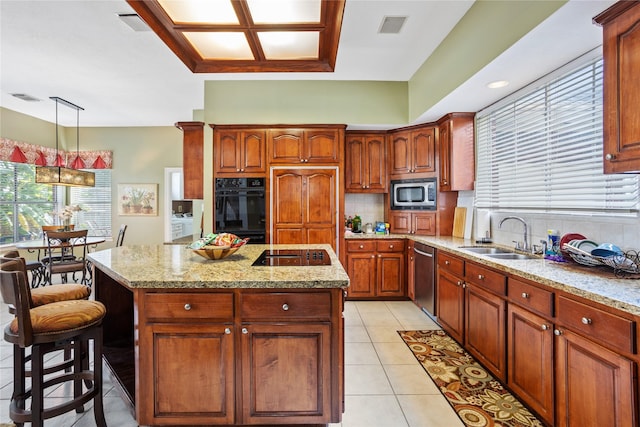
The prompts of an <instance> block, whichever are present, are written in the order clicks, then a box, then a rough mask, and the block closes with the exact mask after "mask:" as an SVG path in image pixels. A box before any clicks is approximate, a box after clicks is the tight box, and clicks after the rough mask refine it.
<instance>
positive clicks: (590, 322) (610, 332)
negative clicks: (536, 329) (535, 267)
mask: <svg viewBox="0 0 640 427" xmlns="http://www.w3.org/2000/svg"><path fill="white" fill-rule="evenodd" d="M558 322H559V323H560V324H562V325H563V326H566V327H569V328H572V329H574V330H575V331H577V332H580V333H582V334H583V335H585V336H586V337H588V338H589V339H591V340H592V341H595V342H599V343H601V344H602V345H604V346H605V347H610V348H613V349H619V350H622V351H624V352H629V353H635V351H636V348H635V347H636V346H635V339H634V336H635V322H634V321H632V320H629V319H625V318H623V317H620V316H617V315H615V314H613V313H608V312H606V311H603V310H600V309H598V308H595V307H592V306H589V305H587V304H582V303H580V302H578V301H574V300H572V299H569V298H566V297H564V296H559V297H558Z"/></svg>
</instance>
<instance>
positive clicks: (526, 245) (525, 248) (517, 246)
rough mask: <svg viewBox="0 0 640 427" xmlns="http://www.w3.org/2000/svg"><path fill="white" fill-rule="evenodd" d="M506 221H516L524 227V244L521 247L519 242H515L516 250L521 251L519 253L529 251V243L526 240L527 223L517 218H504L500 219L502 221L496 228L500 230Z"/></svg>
mask: <svg viewBox="0 0 640 427" xmlns="http://www.w3.org/2000/svg"><path fill="white" fill-rule="evenodd" d="M508 219H515V220H516V221H520V222H521V223H522V225H523V226H524V242H522V243H523V245H522V246H521V242H515V243H516V249H517V250H521V251H525V252H526V251H528V250H529V242H528V239H527V222H526V221H525V220H524V219H522V218H520V217H519V216H506V217H504V218H502V221H500V224H499V225H498V228H502V224H504V222H505V221H506V220H508Z"/></svg>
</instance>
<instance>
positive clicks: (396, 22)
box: [378, 16, 407, 34]
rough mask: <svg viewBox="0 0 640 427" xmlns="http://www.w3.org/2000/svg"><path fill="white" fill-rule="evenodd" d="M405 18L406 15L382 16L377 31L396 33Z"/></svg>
mask: <svg viewBox="0 0 640 427" xmlns="http://www.w3.org/2000/svg"><path fill="white" fill-rule="evenodd" d="M406 20H407V17H406V16H385V17H384V18H382V24H380V29H379V30H378V33H380V34H398V33H399V32H400V30H401V29H402V26H403V25H404V22H405V21H406Z"/></svg>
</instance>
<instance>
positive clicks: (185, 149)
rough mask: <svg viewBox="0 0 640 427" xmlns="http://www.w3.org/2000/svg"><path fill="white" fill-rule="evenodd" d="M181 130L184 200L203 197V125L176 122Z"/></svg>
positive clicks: (199, 123)
mask: <svg viewBox="0 0 640 427" xmlns="http://www.w3.org/2000/svg"><path fill="white" fill-rule="evenodd" d="M175 126H176V127H177V128H178V129H180V130H182V175H183V179H184V195H183V197H184V198H185V199H202V198H203V197H204V159H203V157H202V155H203V153H204V123H203V122H178V123H176V124H175Z"/></svg>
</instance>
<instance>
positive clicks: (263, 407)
mask: <svg viewBox="0 0 640 427" xmlns="http://www.w3.org/2000/svg"><path fill="white" fill-rule="evenodd" d="M330 336H331V326H330V324H328V323H298V324H264V323H243V324H242V357H241V358H242V402H243V404H242V420H243V424H283V425H284V424H292V423H294V424H326V423H329V422H331V399H330V391H331V387H330V384H332V377H331V344H330V343H331V339H330Z"/></svg>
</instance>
